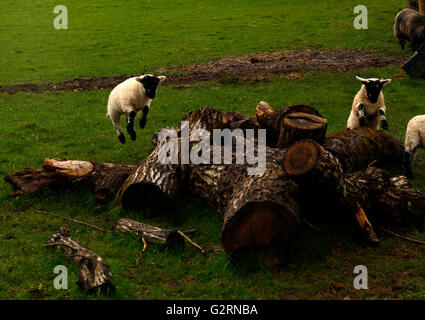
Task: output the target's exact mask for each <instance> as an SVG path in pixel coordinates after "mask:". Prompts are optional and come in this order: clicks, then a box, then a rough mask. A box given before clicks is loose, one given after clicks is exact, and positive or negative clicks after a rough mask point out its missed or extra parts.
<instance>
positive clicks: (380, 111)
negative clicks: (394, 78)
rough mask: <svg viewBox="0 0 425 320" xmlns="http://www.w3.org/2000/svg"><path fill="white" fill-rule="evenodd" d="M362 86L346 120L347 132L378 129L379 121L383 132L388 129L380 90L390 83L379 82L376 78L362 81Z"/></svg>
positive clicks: (386, 80)
mask: <svg viewBox="0 0 425 320" xmlns="http://www.w3.org/2000/svg"><path fill="white" fill-rule="evenodd" d="M356 79H357V80H359V81H361V83H362V86H361V88H360V90H359V92H358V93H357V94H356V96H355V97H354V101H353V106H352V108H351V113H350V116H349V118H348V120H347V130H350V129H351V130H352V129H356V128H359V127H368V128H371V129H376V130H377V129H379V121H380V122H381V127H382V129H384V130H387V129H388V122H387V119H386V117H385V113H386V107H385V103H384V94H383V93H382V88H383V86H385V85H386V84H388V83H390V82H391V79H385V80H382V79H381V80H379V79H377V78H369V79H363V78H360V77H356Z"/></svg>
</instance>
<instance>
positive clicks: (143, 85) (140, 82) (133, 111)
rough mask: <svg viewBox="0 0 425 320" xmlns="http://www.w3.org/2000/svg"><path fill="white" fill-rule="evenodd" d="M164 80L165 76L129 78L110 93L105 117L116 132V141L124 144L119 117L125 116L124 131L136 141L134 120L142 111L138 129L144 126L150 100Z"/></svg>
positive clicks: (146, 75)
mask: <svg viewBox="0 0 425 320" xmlns="http://www.w3.org/2000/svg"><path fill="white" fill-rule="evenodd" d="M165 79H166V77H165V76H159V77H156V76H153V75H151V74H145V75H141V76H140V77H132V78H129V79H127V80H125V81H123V82H121V83H120V84H118V85H117V86H116V87H115V88H114V89H113V90H112V91H111V93H110V95H109V99H108V112H107V113H106V117H107V118H109V119H111V121H112V124H113V125H114V128H115V131H116V132H117V135H118V139H119V141H120V142H121V143H125V136H124V133H123V132H122V130H121V116H122V115H123V114H125V115H126V120H127V121H126V124H127V125H126V129H127V132H128V134H129V135H130V137H131V140H133V141H134V140H136V131H135V130H134V119H135V118H136V116H137V115H138V114H139V113H140V111H142V117H141V118H140V122H139V124H140V128H141V129H143V128H144V127H145V126H146V119H147V115H148V112H149V109H150V105H151V102H152V99H153V98H155V94H156V90H157V88H158V84H159V83H160V82H162V81H164V80H165Z"/></svg>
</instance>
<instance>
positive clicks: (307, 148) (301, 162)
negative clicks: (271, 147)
mask: <svg viewBox="0 0 425 320" xmlns="http://www.w3.org/2000/svg"><path fill="white" fill-rule="evenodd" d="M319 151H320V150H319V148H318V145H317V144H316V143H314V142H313V141H310V140H302V141H298V142H296V143H294V144H293V145H292V146H290V147H289V148H288V149H287V150H286V153H285V156H284V157H283V160H282V166H283V169H284V170H285V171H286V173H287V174H288V175H301V174H305V173H307V172H308V171H310V170H311V169H313V168H314V167H315V164H316V160H317V157H318V155H319Z"/></svg>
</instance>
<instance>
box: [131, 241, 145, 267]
mask: <svg viewBox="0 0 425 320" xmlns="http://www.w3.org/2000/svg"><path fill="white" fill-rule="evenodd" d="M141 238H142V241H143V249H142V251H140V253H139V256H138V257H137V259H136V264H135V265H134V266H133V267H137V266H138V265H139V261H140V259H142V256H143V253H144V252H145V251H146V240H145V237H144V236H141Z"/></svg>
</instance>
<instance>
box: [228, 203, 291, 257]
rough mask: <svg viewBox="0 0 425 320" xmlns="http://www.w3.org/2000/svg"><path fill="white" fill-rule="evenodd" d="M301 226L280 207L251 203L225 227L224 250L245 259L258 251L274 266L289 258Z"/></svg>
mask: <svg viewBox="0 0 425 320" xmlns="http://www.w3.org/2000/svg"><path fill="white" fill-rule="evenodd" d="M297 227H298V222H297V221H296V220H295V218H294V216H293V215H292V214H289V213H288V212H287V211H286V209H285V208H284V207H283V206H282V205H279V204H277V203H273V202H270V201H265V202H251V203H249V204H247V205H246V206H244V207H243V208H241V210H239V212H238V213H237V214H235V215H234V217H233V218H232V219H231V221H229V222H228V223H227V224H225V227H224V229H223V232H222V236H221V238H222V243H223V248H224V250H225V251H226V253H228V254H232V255H243V254H244V253H245V251H246V250H251V249H254V250H258V251H261V252H262V253H263V259H264V260H265V261H266V262H268V263H270V264H275V263H277V262H278V261H282V260H287V259H288V258H290V257H291V256H292V255H293V253H294V251H295V248H296V244H297V239H296V238H297V236H296V235H297V230H298V228H297Z"/></svg>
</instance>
